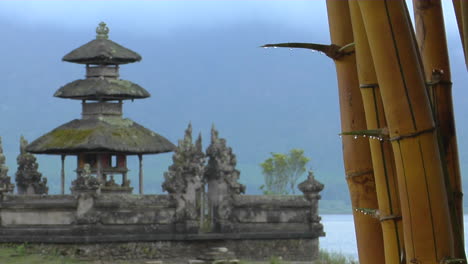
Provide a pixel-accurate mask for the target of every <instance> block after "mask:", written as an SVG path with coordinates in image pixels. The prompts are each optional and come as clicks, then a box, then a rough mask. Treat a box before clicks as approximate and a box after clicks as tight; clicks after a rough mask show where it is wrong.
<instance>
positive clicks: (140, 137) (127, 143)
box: [26, 22, 175, 194]
mask: <svg viewBox="0 0 468 264" xmlns="http://www.w3.org/2000/svg"><path fill="white" fill-rule="evenodd" d="M96 33H97V36H96V39H94V40H92V41H90V42H88V43H86V44H84V45H83V46H81V47H79V48H77V49H75V50H73V51H71V52H70V53H68V54H67V55H65V56H64V57H63V59H62V60H63V61H67V62H73V63H78V64H85V65H86V79H83V80H76V81H73V82H71V83H68V84H66V85H65V86H63V87H61V88H60V89H58V90H57V91H56V92H55V94H54V96H55V97H59V98H68V99H74V100H81V101H82V116H81V119H75V120H73V121H71V122H68V123H66V124H63V125H61V126H59V127H57V128H56V129H54V130H52V131H51V132H49V133H47V134H45V135H43V136H41V137H40V138H38V139H36V140H35V141H33V142H31V143H30V144H29V145H28V146H27V147H26V150H27V151H28V152H31V153H35V154H55V155H60V156H61V161H62V169H61V192H62V194H63V193H64V192H65V169H64V163H65V157H66V156H76V157H77V169H76V172H77V175H78V177H79V176H80V175H82V174H89V173H90V174H91V175H94V176H96V178H97V179H98V182H99V183H100V185H101V192H127V193H131V192H132V190H133V188H132V187H130V184H129V181H128V179H127V172H128V168H127V156H129V155H137V156H138V158H139V162H140V163H139V193H140V194H143V163H142V158H143V155H144V154H158V153H164V152H170V151H173V150H174V149H175V145H174V144H172V143H171V142H170V141H169V140H167V139H166V138H164V137H162V136H160V135H158V134H157V133H155V132H153V131H151V130H149V129H147V128H145V127H143V126H141V125H139V124H137V123H136V122H134V121H132V120H130V119H128V118H123V117H122V105H123V101H124V100H132V101H133V100H134V99H143V98H148V97H150V94H149V93H148V91H146V90H145V89H144V88H142V87H140V86H139V85H137V84H135V83H132V82H130V81H126V80H121V79H119V65H121V64H127V63H133V62H137V61H140V60H141V56H140V55H139V54H138V53H136V52H134V51H132V50H129V49H127V48H125V47H123V46H121V45H119V44H117V43H115V42H113V41H111V40H109V39H108V33H109V28H108V27H107V26H106V24H105V23H104V22H101V23H100V24H99V27H97V29H96ZM85 164H89V165H87V166H85ZM89 169H90V170H89ZM85 171H86V173H84V172H85ZM116 174H117V175H121V176H122V183H121V184H116V183H115V181H114V175H116Z"/></svg>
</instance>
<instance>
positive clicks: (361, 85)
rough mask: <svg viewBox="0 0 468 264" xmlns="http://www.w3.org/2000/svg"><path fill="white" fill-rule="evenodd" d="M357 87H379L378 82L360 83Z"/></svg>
mask: <svg viewBox="0 0 468 264" xmlns="http://www.w3.org/2000/svg"><path fill="white" fill-rule="evenodd" d="M359 88H361V89H366V88H372V89H375V88H379V84H378V83H362V84H360V85H359Z"/></svg>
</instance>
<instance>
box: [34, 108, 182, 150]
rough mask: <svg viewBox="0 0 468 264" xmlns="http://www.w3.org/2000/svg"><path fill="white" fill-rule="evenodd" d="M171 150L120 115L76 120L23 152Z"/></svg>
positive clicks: (41, 138) (154, 134) (153, 134)
mask: <svg viewBox="0 0 468 264" xmlns="http://www.w3.org/2000/svg"><path fill="white" fill-rule="evenodd" d="M174 149H175V145H174V144H172V143H171V142H170V141H169V140H167V139H166V138H164V137H163V136H161V135H158V134H156V133H154V132H153V131H151V130H149V129H147V128H145V127H143V126H141V125H139V124H137V123H136V122H134V121H132V120H130V119H123V118H121V117H103V118H96V119H75V120H73V121H71V122H69V123H66V124H64V125H61V126H60V127H58V128H56V129H54V130H52V131H51V132H49V133H47V134H45V135H43V136H41V137H40V138H38V139H36V140H35V141H33V142H32V143H31V144H29V145H28V146H27V147H26V151H28V152H31V153H37V154H77V153H81V152H114V153H125V154H157V153H164V152H171V151H173V150H174Z"/></svg>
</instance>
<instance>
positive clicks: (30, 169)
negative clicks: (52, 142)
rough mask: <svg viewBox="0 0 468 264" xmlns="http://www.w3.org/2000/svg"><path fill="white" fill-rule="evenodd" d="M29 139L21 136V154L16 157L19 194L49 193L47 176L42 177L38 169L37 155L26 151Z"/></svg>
mask: <svg viewBox="0 0 468 264" xmlns="http://www.w3.org/2000/svg"><path fill="white" fill-rule="evenodd" d="M27 145H28V141H27V140H26V139H24V137H23V136H21V139H20V154H19V155H18V157H17V158H16V161H17V163H18V170H17V171H16V185H17V188H18V194H47V193H48V192H49V187H47V178H46V177H42V174H41V173H40V172H39V171H38V167H39V165H38V164H37V162H36V157H35V156H34V155H33V154H31V153H28V152H26V146H27Z"/></svg>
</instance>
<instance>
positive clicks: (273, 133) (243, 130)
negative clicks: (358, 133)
mask: <svg viewBox="0 0 468 264" xmlns="http://www.w3.org/2000/svg"><path fill="white" fill-rule="evenodd" d="M443 3H444V10H445V13H446V27H447V35H448V42H449V46H450V55H451V63H452V66H453V68H452V71H453V81H454V87H453V92H454V96H455V101H454V104H455V114H456V118H457V122H458V124H457V129H458V136H459V143H460V147H459V149H460V156H461V160H462V168H464V167H466V168H467V169H468V166H465V164H466V163H468V151H465V150H466V149H468V148H467V147H468V138H465V136H464V135H465V134H466V135H468V131H466V130H465V129H468V118H465V116H466V115H465V113H466V112H467V111H468V107H467V106H466V105H468V104H467V100H468V92H466V89H468V87H465V85H463V83H466V70H465V66H464V61H463V52H462V49H461V45H460V39H459V36H458V30H457V28H456V21H455V18H454V15H453V8H452V6H451V1H443ZM100 21H105V22H106V23H107V24H108V26H109V28H110V39H112V40H113V41H116V42H117V43H120V44H122V45H124V46H126V47H128V48H130V49H132V50H135V51H137V52H138V53H140V54H141V55H142V57H143V60H142V62H140V63H137V64H132V65H124V66H122V68H121V71H122V74H121V78H123V79H126V80H130V81H133V82H135V83H137V84H140V85H141V86H143V87H144V88H146V89H147V90H148V91H149V92H150V93H151V94H152V95H153V96H152V97H151V98H149V99H146V100H136V101H135V102H134V103H130V102H129V103H126V104H125V108H124V112H125V116H128V117H130V118H132V119H133V120H135V121H137V122H139V123H140V124H142V125H144V126H146V127H148V128H150V129H152V130H154V131H156V132H158V133H160V134H161V135H163V136H165V137H167V138H168V139H170V140H171V141H172V142H174V143H176V142H177V140H178V139H179V138H181V137H182V136H183V130H184V129H185V127H186V126H187V124H188V122H190V121H191V122H192V124H193V127H194V132H195V133H198V132H201V133H202V135H203V137H204V145H205V146H206V145H207V144H208V143H209V129H210V127H211V124H212V123H215V124H216V126H217V127H218V128H219V130H220V136H221V137H225V138H226V139H227V141H228V144H229V145H230V146H231V147H232V148H233V150H234V152H235V153H236V154H237V155H238V160H239V167H240V169H241V181H243V182H244V183H246V182H247V183H253V184H255V185H256V186H258V185H260V184H261V181H262V179H261V173H260V169H259V167H258V164H259V163H260V162H262V161H263V160H264V159H266V158H267V157H268V155H269V153H270V152H287V151H288V150H289V149H291V148H303V149H305V151H306V155H307V156H309V157H311V158H312V163H311V167H312V168H313V169H314V170H316V174H317V177H318V178H321V179H326V178H335V179H338V180H340V181H341V179H343V178H344V176H343V174H344V172H343V166H342V159H341V145H340V140H339V137H338V136H337V134H338V133H339V132H340V128H339V106H338V96H337V88H336V75H335V69H334V65H333V62H332V61H331V60H330V59H328V58H326V57H325V56H323V55H319V54H316V53H315V54H314V53H311V52H308V51H304V50H292V51H290V50H287V49H267V50H265V49H260V48H258V47H259V46H260V45H262V44H265V43H276V42H315V43H324V44H329V42H330V40H329V33H328V21H327V16H326V5H325V1H319V0H309V1H291V0H288V1H286V0H285V1H266V0H262V1H239V0H236V1H194V0H192V1H174V0H171V1H94V0H93V1H16V0H15V1H0V25H1V26H0V33H2V42H1V46H2V53H3V54H2V63H1V64H0V79H2V87H1V89H3V96H2V97H1V98H0V115H2V124H3V125H2V127H0V135H1V136H2V137H3V139H4V147H5V152H6V154H7V162H8V166H9V167H10V173H9V174H10V175H12V176H13V175H14V172H15V171H16V164H15V159H16V155H17V154H18V138H19V135H21V134H23V135H25V136H26V137H27V139H29V140H30V141H32V140H34V139H35V138H37V137H39V136H40V135H42V134H44V133H46V132H48V131H50V130H52V129H53V128H55V127H57V126H59V125H60V124H63V123H65V122H68V121H70V120H72V119H74V118H79V115H80V104H79V102H77V101H73V100H63V99H57V98H53V97H52V95H53V93H54V92H55V90H57V89H58V88H59V87H60V86H63V85H65V84H66V83H68V82H71V81H74V80H76V79H79V78H83V76H84V69H83V67H82V66H81V65H75V64H71V63H64V62H61V58H62V57H63V55H65V54H66V53H68V52H69V51H71V50H73V49H75V48H77V47H78V46H80V45H83V44H84V43H86V42H88V41H90V40H92V39H94V38H95V28H96V26H97V24H98V23H99V22H100ZM161 159H162V160H161ZM161 159H160V160H158V159H157V158H156V157H149V158H148V159H147V162H146V163H145V170H148V171H149V172H150V174H151V173H153V174H157V176H151V177H155V178H156V179H157V180H156V181H159V182H160V181H162V173H163V171H164V170H165V169H166V168H167V166H168V165H169V162H170V155H165V156H164V155H163V156H162V158H161ZM39 161H40V162H41V170H42V172H43V173H44V174H45V175H46V176H48V177H49V178H50V179H53V178H57V175H58V174H59V163H60V162H59V158H58V157H43V156H41V157H39ZM155 164H158V166H156V165H155ZM67 166H68V170H69V174H71V173H72V170H73V169H74V168H73V167H74V164H73V161H72V160H70V161H69V162H68V163H67ZM130 166H133V167H131V168H130V169H131V170H132V173H135V172H136V171H137V169H136V168H137V167H136V166H134V165H132V164H130ZM148 177H149V176H148ZM71 178H72V176H69V177H68V181H70V179H71ZM50 179H49V182H50ZM132 179H134V178H132ZM52 182H54V181H53V180H52ZM342 182H343V183H344V182H345V181H344V179H343V180H342ZM145 188H146V187H145ZM52 189H54V188H52ZM158 190H160V188H159V187H158Z"/></svg>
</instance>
